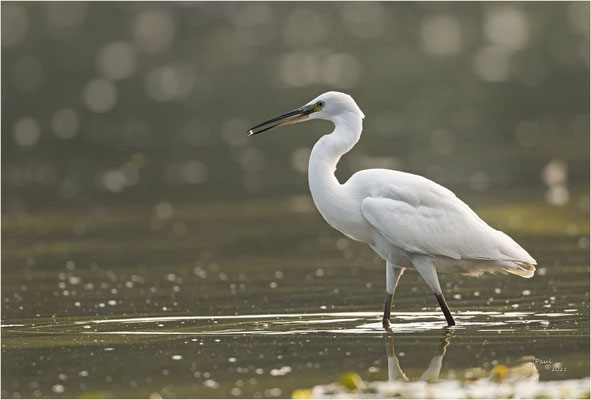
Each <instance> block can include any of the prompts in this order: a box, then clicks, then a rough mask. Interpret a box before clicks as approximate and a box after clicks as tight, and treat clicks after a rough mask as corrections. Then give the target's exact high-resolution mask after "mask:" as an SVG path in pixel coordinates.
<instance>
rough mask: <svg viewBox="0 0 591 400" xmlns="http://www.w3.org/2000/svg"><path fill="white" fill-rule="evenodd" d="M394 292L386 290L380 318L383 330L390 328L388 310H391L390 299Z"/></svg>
mask: <svg viewBox="0 0 591 400" xmlns="http://www.w3.org/2000/svg"><path fill="white" fill-rule="evenodd" d="M393 298H394V293H388V292H386V302H385V304H384V317H383V318H382V326H383V327H384V329H385V330H387V331H389V330H390V312H391V311H392V299H393Z"/></svg>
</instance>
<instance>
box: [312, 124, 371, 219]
mask: <svg viewBox="0 0 591 400" xmlns="http://www.w3.org/2000/svg"><path fill="white" fill-rule="evenodd" d="M362 115H363V114H361V115H360V114H359V113H354V112H345V113H342V114H340V115H338V116H335V117H333V118H331V121H332V122H333V124H334V125H335V129H334V130H333V131H332V133H331V134H329V135H325V136H323V137H322V138H320V140H319V141H318V142H317V143H316V144H315V145H314V148H313V149H312V154H311V155H310V162H309V164H308V182H309V184H310V192H311V193H312V198H313V199H314V203H316V206H317V207H318V209H319V210H320V212H321V213H322V214H323V215H324V212H323V210H322V208H323V207H322V206H323V205H325V204H326V202H327V201H328V202H331V201H334V200H336V199H335V198H334V197H335V196H336V195H338V191H339V189H340V186H341V185H340V183H339V181H338V180H337V178H336V177H335V175H334V172H335V170H336V168H337V163H338V162H339V160H340V158H341V156H343V154H345V153H347V152H348V151H349V150H351V149H352V148H353V146H355V144H356V143H357V141H358V140H359V137H360V136H361V130H362ZM325 217H326V216H325Z"/></svg>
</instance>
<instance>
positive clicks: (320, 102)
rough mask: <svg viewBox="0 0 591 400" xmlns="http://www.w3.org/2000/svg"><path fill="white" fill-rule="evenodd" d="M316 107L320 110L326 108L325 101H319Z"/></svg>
mask: <svg viewBox="0 0 591 400" xmlns="http://www.w3.org/2000/svg"><path fill="white" fill-rule="evenodd" d="M316 107H318V108H322V107H324V102H323V101H319V102H318V103H316Z"/></svg>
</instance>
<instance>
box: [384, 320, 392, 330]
mask: <svg viewBox="0 0 591 400" xmlns="http://www.w3.org/2000/svg"><path fill="white" fill-rule="evenodd" d="M382 327H384V329H385V330H386V331H388V332H392V329H391V328H390V320H389V319H388V318H386V317H384V318H382Z"/></svg>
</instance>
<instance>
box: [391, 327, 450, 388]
mask: <svg viewBox="0 0 591 400" xmlns="http://www.w3.org/2000/svg"><path fill="white" fill-rule="evenodd" d="M451 336H452V331H451V330H450V329H446V330H445V333H444V334H443V336H442V337H441V342H440V344H439V347H438V348H437V351H436V353H435V355H434V356H433V358H432V359H431V362H430V363H429V367H428V368H427V369H426V370H425V372H423V374H422V375H421V377H420V378H419V379H418V380H419V381H426V382H433V381H436V380H437V379H439V374H440V372H441V365H442V364H443V357H444V356H445V350H446V349H447V346H449V340H450V338H451ZM386 355H387V357H388V382H394V381H396V380H403V381H408V380H409V379H408V377H407V376H406V374H405V373H404V371H403V370H402V368H400V361H399V360H398V357H397V356H396V353H395V351H394V334H393V333H392V332H388V334H386Z"/></svg>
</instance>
